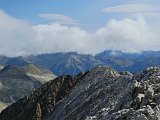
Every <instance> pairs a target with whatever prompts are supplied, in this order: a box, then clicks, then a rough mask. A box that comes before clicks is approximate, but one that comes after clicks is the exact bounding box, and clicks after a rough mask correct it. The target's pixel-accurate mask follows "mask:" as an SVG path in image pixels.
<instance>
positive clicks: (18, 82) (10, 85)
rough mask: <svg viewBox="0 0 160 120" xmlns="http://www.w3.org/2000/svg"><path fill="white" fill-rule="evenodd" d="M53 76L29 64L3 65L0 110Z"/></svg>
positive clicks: (0, 76)
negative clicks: (19, 65) (21, 65)
mask: <svg viewBox="0 0 160 120" xmlns="http://www.w3.org/2000/svg"><path fill="white" fill-rule="evenodd" d="M55 77H56V76H54V74H52V73H51V72H50V71H49V70H46V69H42V68H39V67H36V66H34V65H31V64H29V65H27V66H24V67H16V66H12V65H8V66H5V67H4V68H3V69H2V70H1V71H0V110H2V109H3V108H4V107H6V106H8V105H10V104H11V103H13V102H15V101H17V100H18V99H20V98H22V97H24V96H26V95H28V94H30V93H31V92H32V91H33V90H35V89H37V88H38V87H40V86H41V85H42V84H43V83H45V82H48V81H49V80H52V79H54V78H55Z"/></svg>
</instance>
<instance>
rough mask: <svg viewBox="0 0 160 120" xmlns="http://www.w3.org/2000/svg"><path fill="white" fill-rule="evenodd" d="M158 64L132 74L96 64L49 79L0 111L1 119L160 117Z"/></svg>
mask: <svg viewBox="0 0 160 120" xmlns="http://www.w3.org/2000/svg"><path fill="white" fill-rule="evenodd" d="M159 101H160V67H149V68H147V69H146V70H144V71H142V72H140V73H138V74H135V75H132V74H131V73H129V72H118V71H116V70H114V69H112V68H110V67H101V66H99V67H95V68H94V69H92V70H91V71H88V72H86V73H82V74H79V75H77V76H69V75H68V76H60V77H58V78H56V79H55V80H53V81H49V82H47V83H46V84H44V85H43V86H42V87H41V88H39V89H37V90H36V91H34V92H33V93H32V94H31V95H29V96H26V97H24V98H22V99H20V100H19V101H17V102H16V103H14V104H12V105H11V106H9V107H7V108H6V109H5V110H3V111H2V112H1V114H0V119H1V120H17V119H21V120H160V102H159Z"/></svg>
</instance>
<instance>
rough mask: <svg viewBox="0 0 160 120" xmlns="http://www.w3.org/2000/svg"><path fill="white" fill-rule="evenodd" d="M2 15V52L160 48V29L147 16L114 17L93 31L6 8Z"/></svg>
mask: <svg viewBox="0 0 160 120" xmlns="http://www.w3.org/2000/svg"><path fill="white" fill-rule="evenodd" d="M0 18H1V19H0V48H1V49H0V54H4V55H8V56H17V55H26V54H35V53H46V52H47V53H48V52H57V51H62V52H63V51H65V52H66V51H78V52H84V53H96V52H100V51H102V50H106V49H118V50H125V51H129V52H139V51H142V50H160V48H159V46H160V41H159V40H160V31H158V30H157V31H156V32H155V31H154V30H153V27H152V26H150V25H149V24H148V23H147V21H146V20H145V18H143V17H137V18H136V19H135V18H134V19H132V18H124V19H122V20H115V19H112V20H110V21H109V22H108V23H107V24H106V26H104V27H102V28H99V29H97V30H96V31H95V32H93V33H89V32H87V31H86V30H84V29H81V28H79V27H73V26H68V25H62V24H60V23H50V24H38V25H30V24H29V23H27V22H26V21H22V20H19V19H16V18H13V17H11V16H9V15H7V14H6V13H4V12H3V11H0Z"/></svg>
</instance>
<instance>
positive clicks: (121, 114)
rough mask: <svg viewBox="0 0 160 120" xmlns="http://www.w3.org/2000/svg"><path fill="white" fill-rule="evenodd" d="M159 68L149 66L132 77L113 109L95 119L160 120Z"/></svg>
mask: <svg viewBox="0 0 160 120" xmlns="http://www.w3.org/2000/svg"><path fill="white" fill-rule="evenodd" d="M159 101H160V68H159V67H150V68H147V69H146V70H144V71H143V72H141V73H138V74H136V75H135V76H134V77H133V82H132V83H131V84H129V85H128V87H127V89H126V91H125V92H124V93H123V95H122V97H121V98H120V99H119V100H118V103H117V104H116V105H115V107H114V109H113V110H112V111H110V112H107V111H103V112H102V113H100V114H99V113H97V114H96V115H95V118H96V120H97V119H101V120H106V119H107V120H160V102H159Z"/></svg>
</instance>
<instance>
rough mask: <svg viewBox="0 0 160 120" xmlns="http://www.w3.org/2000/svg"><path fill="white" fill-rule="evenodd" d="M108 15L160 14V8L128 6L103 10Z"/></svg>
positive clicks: (141, 5)
mask: <svg viewBox="0 0 160 120" xmlns="http://www.w3.org/2000/svg"><path fill="white" fill-rule="evenodd" d="M103 12H106V13H148V12H149V13H150V12H160V6H158V5H149V4H126V5H120V6H114V7H108V8H105V9H104V10H103Z"/></svg>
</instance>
